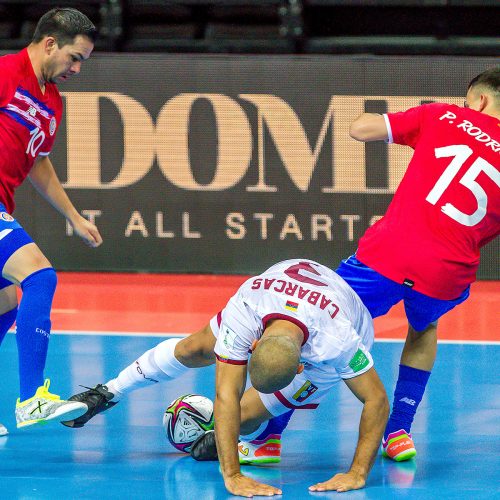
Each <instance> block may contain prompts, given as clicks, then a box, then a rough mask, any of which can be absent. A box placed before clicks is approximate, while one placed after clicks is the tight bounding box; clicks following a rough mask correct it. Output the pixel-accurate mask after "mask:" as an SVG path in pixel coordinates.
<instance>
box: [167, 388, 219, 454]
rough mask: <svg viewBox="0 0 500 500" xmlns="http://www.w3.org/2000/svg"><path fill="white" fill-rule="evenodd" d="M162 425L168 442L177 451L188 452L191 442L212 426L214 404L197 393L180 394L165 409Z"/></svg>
mask: <svg viewBox="0 0 500 500" xmlns="http://www.w3.org/2000/svg"><path fill="white" fill-rule="evenodd" d="M163 427H164V428H165V434H166V435H167V438H168V440H169V441H170V443H171V444H172V445H173V446H174V447H175V448H177V449H178V450H179V451H183V452H184V453H189V452H190V451H191V445H192V444H193V442H194V441H196V439H197V438H198V437H199V436H201V435H202V434H204V433H205V431H209V430H212V429H213V428H214V405H213V403H212V401H211V400H210V399H208V398H206V397H204V396H199V395H197V394H186V395H185V396H181V397H179V398H177V399H176V400H174V401H172V402H171V403H170V405H169V407H168V408H167V409H166V410H165V413H164V414H163Z"/></svg>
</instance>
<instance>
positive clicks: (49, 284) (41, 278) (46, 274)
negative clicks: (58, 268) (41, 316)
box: [21, 267, 57, 296]
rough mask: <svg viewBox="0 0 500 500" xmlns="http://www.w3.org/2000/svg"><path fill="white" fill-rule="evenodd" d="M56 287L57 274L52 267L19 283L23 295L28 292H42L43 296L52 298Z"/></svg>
mask: <svg viewBox="0 0 500 500" xmlns="http://www.w3.org/2000/svg"><path fill="white" fill-rule="evenodd" d="M56 286H57V274H56V272H55V271H54V269H53V268H52V267H46V268H44V269H40V270H39V271H35V272H34V273H32V274H30V275H29V276H27V277H26V278H24V280H23V281H22V282H21V289H22V290H23V293H26V292H27V291H30V290H40V291H43V294H44V295H45V296H53V295H54V293H55V291H56Z"/></svg>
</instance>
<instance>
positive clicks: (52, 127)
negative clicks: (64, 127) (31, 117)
mask: <svg viewBox="0 0 500 500" xmlns="http://www.w3.org/2000/svg"><path fill="white" fill-rule="evenodd" d="M56 125H57V122H56V119H55V117H52V118H51V119H50V125H49V134H50V135H54V132H55V131H56Z"/></svg>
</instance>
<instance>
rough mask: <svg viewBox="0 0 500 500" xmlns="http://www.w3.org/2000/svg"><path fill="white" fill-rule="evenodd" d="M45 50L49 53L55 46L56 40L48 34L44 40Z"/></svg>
mask: <svg viewBox="0 0 500 500" xmlns="http://www.w3.org/2000/svg"><path fill="white" fill-rule="evenodd" d="M44 47H45V51H46V52H47V53H48V54H50V53H52V52H53V51H54V49H56V48H57V40H56V39H55V38H54V37H53V36H48V37H47V38H46V39H45V40H44Z"/></svg>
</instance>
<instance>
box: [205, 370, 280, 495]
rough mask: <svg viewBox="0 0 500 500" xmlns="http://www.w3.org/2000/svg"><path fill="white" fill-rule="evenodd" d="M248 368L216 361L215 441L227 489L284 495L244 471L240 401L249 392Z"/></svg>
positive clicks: (235, 493) (239, 492) (244, 493)
mask: <svg viewBox="0 0 500 500" xmlns="http://www.w3.org/2000/svg"><path fill="white" fill-rule="evenodd" d="M246 369H247V367H246V365H233V364H228V363H222V362H220V361H217V362H216V375H215V379H216V382H215V384H216V396H215V405H214V414H215V439H216V441H217V454H218V456H219V462H220V469H221V472H222V477H223V478H224V484H225V485H226V488H227V490H228V491H229V492H230V493H232V494H233V495H240V496H244V497H252V496H254V495H265V496H270V495H277V494H281V491H280V490H278V489H277V488H274V487H273V486H268V485H267V484H262V483H259V482H257V481H254V480H253V479H251V478H249V477H247V476H244V475H243V474H242V473H241V471H240V462H239V458H238V438H239V434H240V418H241V415H240V399H241V395H242V394H243V391H244V389H245V380H246Z"/></svg>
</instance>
